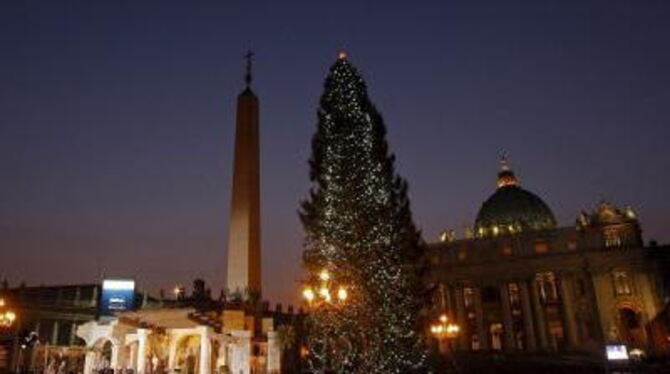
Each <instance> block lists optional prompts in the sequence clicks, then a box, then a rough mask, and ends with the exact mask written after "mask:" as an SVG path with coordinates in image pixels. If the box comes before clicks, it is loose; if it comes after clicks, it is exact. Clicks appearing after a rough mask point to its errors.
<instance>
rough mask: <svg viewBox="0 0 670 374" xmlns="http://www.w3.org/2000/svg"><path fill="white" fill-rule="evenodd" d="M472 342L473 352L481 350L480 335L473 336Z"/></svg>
mask: <svg viewBox="0 0 670 374" xmlns="http://www.w3.org/2000/svg"><path fill="white" fill-rule="evenodd" d="M471 339H472V340H471V342H472V350H473V351H478V350H479V335H477V334H473V335H472V337H471Z"/></svg>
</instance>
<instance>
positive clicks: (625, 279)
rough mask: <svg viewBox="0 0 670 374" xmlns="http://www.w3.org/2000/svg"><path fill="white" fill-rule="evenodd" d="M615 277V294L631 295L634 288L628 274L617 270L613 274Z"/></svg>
mask: <svg viewBox="0 0 670 374" xmlns="http://www.w3.org/2000/svg"><path fill="white" fill-rule="evenodd" d="M613 277H614V293H615V294H616V295H617V296H625V295H631V294H632V293H633V291H632V290H633V287H632V286H631V281H630V277H629V276H628V273H627V272H625V271H622V270H616V271H614V273H613Z"/></svg>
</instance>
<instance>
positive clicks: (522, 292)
mask: <svg viewBox="0 0 670 374" xmlns="http://www.w3.org/2000/svg"><path fill="white" fill-rule="evenodd" d="M519 297H520V298H521V308H522V314H523V331H524V334H525V337H526V347H525V348H526V351H529V352H533V351H535V350H536V349H537V342H536V341H535V328H533V310H532V309H531V302H530V295H529V293H528V284H527V283H526V282H525V281H520V282H519Z"/></svg>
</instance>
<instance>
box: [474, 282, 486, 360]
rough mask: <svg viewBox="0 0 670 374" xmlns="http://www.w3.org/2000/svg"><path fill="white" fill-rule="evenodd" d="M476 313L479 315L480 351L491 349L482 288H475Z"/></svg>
mask: <svg viewBox="0 0 670 374" xmlns="http://www.w3.org/2000/svg"><path fill="white" fill-rule="evenodd" d="M475 313H476V315H477V328H479V349H480V350H482V351H487V350H488V349H489V331H488V328H487V327H486V326H484V310H483V309H482V287H481V286H480V287H477V288H475Z"/></svg>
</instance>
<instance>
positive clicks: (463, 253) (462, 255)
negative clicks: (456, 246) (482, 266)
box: [458, 249, 468, 261]
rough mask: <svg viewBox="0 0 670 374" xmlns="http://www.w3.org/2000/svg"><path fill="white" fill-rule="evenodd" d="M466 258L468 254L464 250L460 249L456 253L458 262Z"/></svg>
mask: <svg viewBox="0 0 670 374" xmlns="http://www.w3.org/2000/svg"><path fill="white" fill-rule="evenodd" d="M467 257H468V253H467V252H466V251H465V249H461V250H459V251H458V259H459V260H461V261H462V260H465V259H466V258H467Z"/></svg>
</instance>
